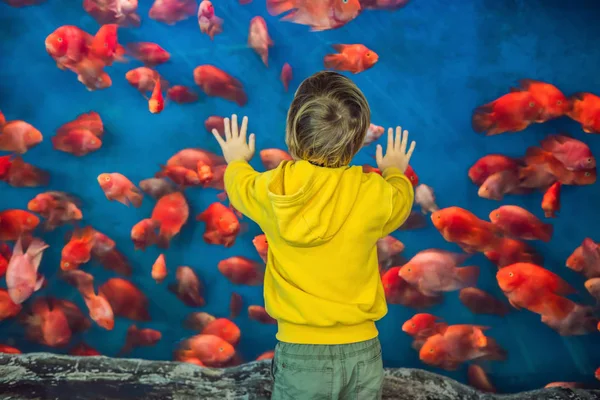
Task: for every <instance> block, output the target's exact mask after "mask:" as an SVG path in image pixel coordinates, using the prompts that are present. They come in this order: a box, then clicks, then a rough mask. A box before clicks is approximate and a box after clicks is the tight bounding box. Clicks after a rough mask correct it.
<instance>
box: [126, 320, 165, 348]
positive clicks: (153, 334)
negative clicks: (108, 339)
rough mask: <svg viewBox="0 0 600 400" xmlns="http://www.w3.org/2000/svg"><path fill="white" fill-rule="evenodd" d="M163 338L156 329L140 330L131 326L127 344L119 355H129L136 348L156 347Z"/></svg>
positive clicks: (128, 331)
mask: <svg viewBox="0 0 600 400" xmlns="http://www.w3.org/2000/svg"><path fill="white" fill-rule="evenodd" d="M161 338H162V333H160V332H159V331H157V330H155V329H149V328H144V329H139V328H138V327H137V326H135V325H131V326H130V327H129V328H128V329H127V336H126V337H125V344H124V345H123V348H122V349H121V351H119V354H120V355H123V354H127V353H129V352H130V351H131V350H133V349H134V348H136V347H142V346H154V345H155V344H156V343H158V342H159V341H160V339H161Z"/></svg>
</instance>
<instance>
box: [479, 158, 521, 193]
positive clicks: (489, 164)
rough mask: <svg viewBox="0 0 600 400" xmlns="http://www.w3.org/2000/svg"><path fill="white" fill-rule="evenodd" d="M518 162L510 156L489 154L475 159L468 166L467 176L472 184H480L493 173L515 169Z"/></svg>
mask: <svg viewBox="0 0 600 400" xmlns="http://www.w3.org/2000/svg"><path fill="white" fill-rule="evenodd" d="M520 164H521V163H520V162H519V161H518V160H516V159H514V158H511V157H507V156H503V155H501V154H489V155H487V156H484V157H482V158H480V159H479V160H477V162H475V164H473V166H472V167H471V168H469V178H470V179H471V180H472V181H473V183H474V184H476V185H477V186H481V185H482V184H483V183H484V182H485V181H486V179H487V178H489V177H490V176H492V175H493V174H495V173H497V172H502V171H516V170H517V169H518V167H519V166H520Z"/></svg>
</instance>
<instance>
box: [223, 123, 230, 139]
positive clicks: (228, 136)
mask: <svg viewBox="0 0 600 400" xmlns="http://www.w3.org/2000/svg"><path fill="white" fill-rule="evenodd" d="M223 125H224V128H225V141H227V140H231V125H230V124H229V118H224V119H223Z"/></svg>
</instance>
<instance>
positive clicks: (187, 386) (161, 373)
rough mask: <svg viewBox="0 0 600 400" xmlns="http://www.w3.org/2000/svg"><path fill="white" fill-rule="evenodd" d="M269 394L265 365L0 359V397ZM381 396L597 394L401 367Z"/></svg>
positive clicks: (599, 394) (527, 398)
mask: <svg viewBox="0 0 600 400" xmlns="http://www.w3.org/2000/svg"><path fill="white" fill-rule="evenodd" d="M270 393H271V377H270V362H269V361H261V362H253V363H249V364H245V365H242V366H239V367H235V368H228V369H210V368H200V367H197V366H194V365H191V364H183V363H177V362H168V361H148V360H134V359H114V358H108V357H71V356H64V355H58V354H49V353H30V354H24V355H20V356H19V355H9V354H0V398H1V399H11V400H26V399H27V400H30V399H68V400H83V399H86V400H91V399H94V400H95V399H103V400H113V399H114V400H116V399H119V400H128V399H143V400H154V399H156V400H158V399H160V400H170V399H172V400H186V399H202V400H211V399H215V400H217V399H219V400H221V399H268V398H269V396H270ZM383 398H384V399H397V400H537V399H544V400H567V399H569V400H576V399H581V400H592V399H600V391H594V390H583V389H575V390H571V389H559V388H553V389H542V390H535V391H531V392H526V393H519V394H514V395H499V396H495V395H490V394H484V393H481V392H478V391H476V390H474V389H472V388H470V387H468V386H465V385H463V384H460V383H458V382H456V381H454V380H452V379H450V378H446V377H443V376H441V375H437V374H434V373H431V372H426V371H422V370H418V369H404V368H400V369H389V370H386V379H385V384H384V390H383Z"/></svg>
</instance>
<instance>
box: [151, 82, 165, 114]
mask: <svg viewBox="0 0 600 400" xmlns="http://www.w3.org/2000/svg"><path fill="white" fill-rule="evenodd" d="M164 108H165V98H164V97H163V94H162V91H161V89H160V79H156V82H155V83H154V90H152V96H151V97H150V100H148V110H150V112H151V113H152V114H159V113H160V112H161V111H162V110H163V109H164Z"/></svg>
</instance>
